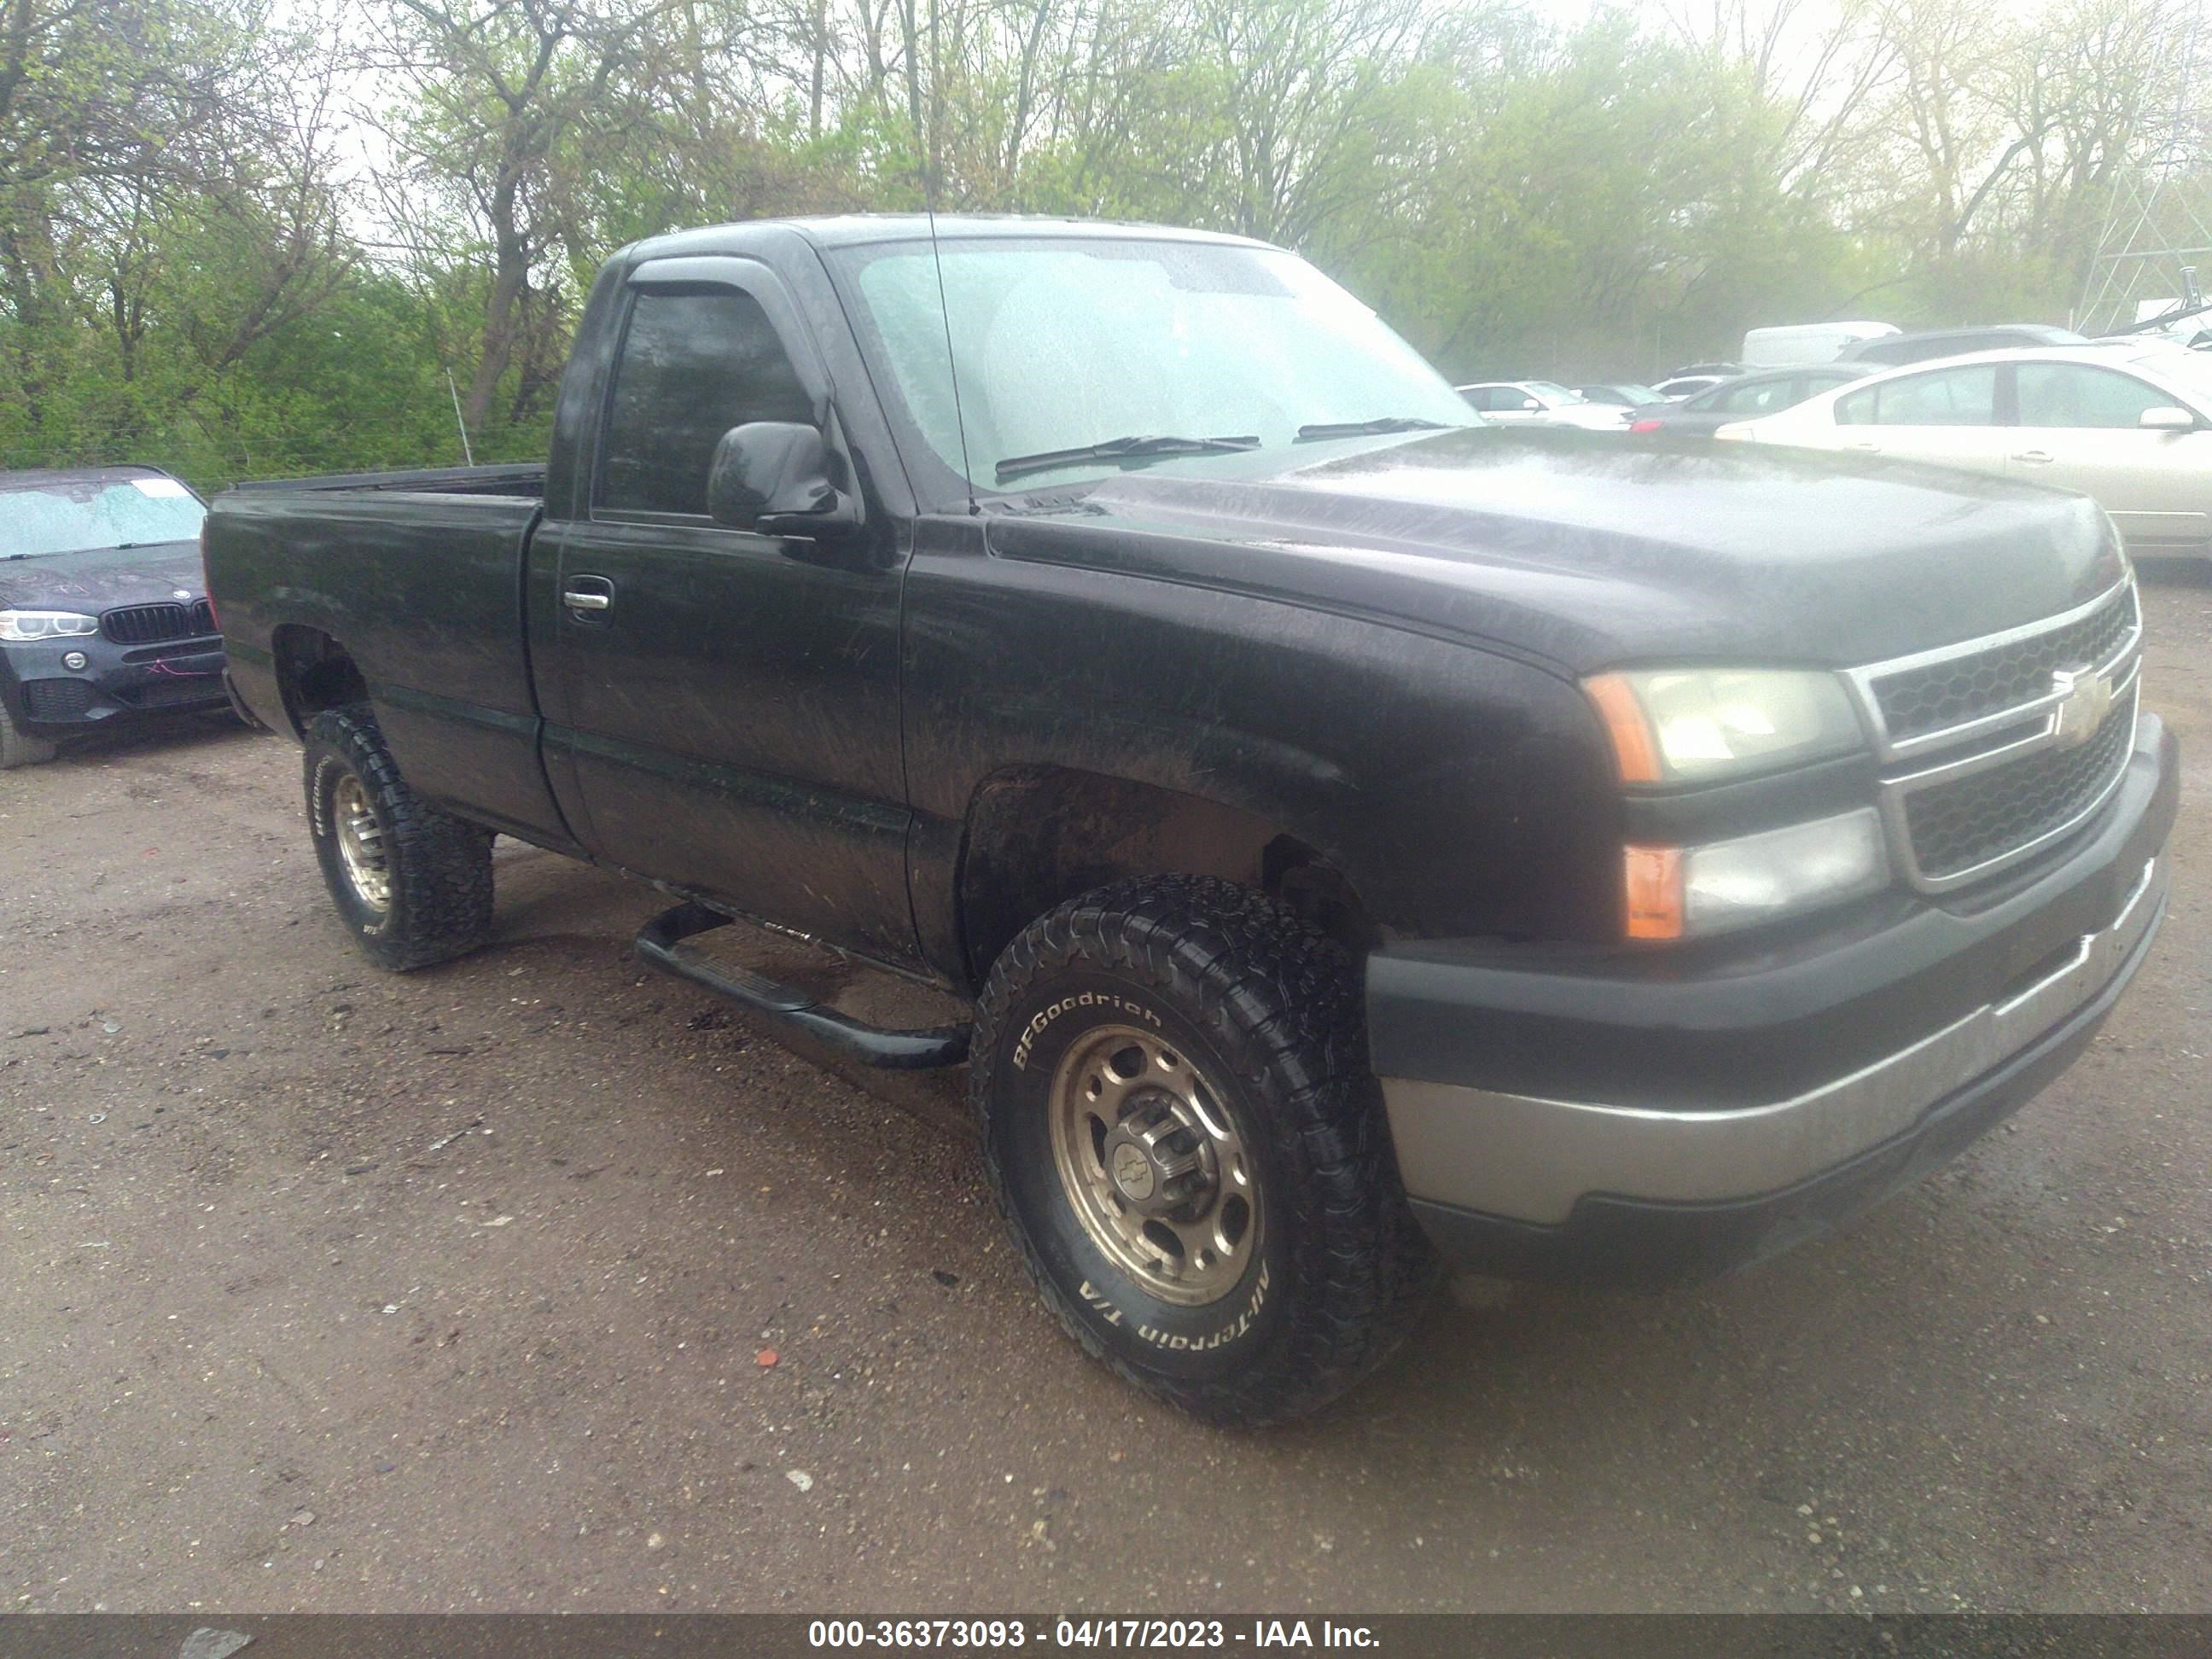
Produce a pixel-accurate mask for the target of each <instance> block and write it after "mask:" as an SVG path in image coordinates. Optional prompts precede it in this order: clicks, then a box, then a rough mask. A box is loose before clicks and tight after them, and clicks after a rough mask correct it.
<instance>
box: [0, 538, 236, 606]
mask: <svg viewBox="0 0 2212 1659" xmlns="http://www.w3.org/2000/svg"><path fill="white" fill-rule="evenodd" d="M206 591H207V589H206V587H205V586H204V579H203V578H202V576H201V574H200V549H199V544H198V543H197V542H161V543H156V544H147V545H144V546H140V547H94V548H88V549H86V550H83V551H82V552H77V553H45V554H40V555H37V556H33V557H28V558H20V559H0V610H15V611H83V612H85V613H87V614H88V615H94V616H96V615H98V614H99V613H100V611H106V610H108V609H110V608H112V607H113V606H115V605H153V604H155V603H157V602H159V601H161V600H163V599H175V598H177V597H178V595H179V593H182V594H183V595H184V596H185V598H187V599H198V598H199V597H200V596H201V595H202V594H203V593H204V592H206Z"/></svg>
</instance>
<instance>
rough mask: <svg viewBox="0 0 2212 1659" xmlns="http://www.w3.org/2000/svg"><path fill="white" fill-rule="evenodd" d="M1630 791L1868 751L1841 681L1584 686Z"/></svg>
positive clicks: (1739, 674)
mask: <svg viewBox="0 0 2212 1659" xmlns="http://www.w3.org/2000/svg"><path fill="white" fill-rule="evenodd" d="M1583 690H1585V691H1587V692H1588V693H1589V698H1590V701H1591V702H1595V704H1596V705H1597V708H1598V712H1599V714H1601V715H1602V716H1603V718H1604V720H1605V726H1606V731H1607V734H1608V735H1609V736H1610V737H1611V738H1612V740H1613V757H1614V758H1615V759H1616V760H1617V761H1618V762H1619V763H1620V779H1621V781H1622V782H1624V783H1706V782H1718V781H1724V780H1726V779H1729V778H1731V777H1737V776H1741V775H1746V774H1748V773H1753V772H1768V771H1773V770H1777V769H1780V768H1782V767H1785V766H1796V765H1799V764H1801V763H1804V762H1806V761H1812V760H1819V759H1822V758H1824V757H1827V756H1831V755H1844V754H1849V753H1850V752H1851V751H1852V750H1855V749H1858V748H1860V747H1862V746H1863V744H1864V741H1865V739H1864V738H1863V735H1862V733H1861V732H1860V730H1859V721H1858V716H1857V714H1856V713H1854V712H1853V710H1852V708H1851V702H1850V697H1849V696H1846V695H1845V693H1844V687H1843V683H1842V682H1841V681H1840V680H1838V678H1836V676H1834V675H1833V674H1826V673H1820V672H1815V671H1806V670H1802V669H1775V668H1650V669H1629V670H1625V671H1620V672H1616V673H1611V674H1599V675H1596V676H1595V677H1594V678H1590V679H1588V680H1585V681H1583Z"/></svg>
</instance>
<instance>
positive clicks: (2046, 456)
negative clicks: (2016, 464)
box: [2013, 449, 2057, 466]
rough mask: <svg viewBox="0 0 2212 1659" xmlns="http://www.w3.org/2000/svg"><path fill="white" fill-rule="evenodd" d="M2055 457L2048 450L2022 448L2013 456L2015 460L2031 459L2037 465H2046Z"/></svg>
mask: <svg viewBox="0 0 2212 1659" xmlns="http://www.w3.org/2000/svg"><path fill="white" fill-rule="evenodd" d="M2013 459H2015V461H2033V462H2034V463H2035V465H2038V466H2048V465H2050V464H2051V462H2052V461H2054V460H2056V459H2057V457H2056V456H2055V455H2053V454H2051V453H2050V452H2049V451H2048V450H2043V449H2023V450H2021V452H2020V453H2019V454H2017V455H2015V456H2014V457H2013Z"/></svg>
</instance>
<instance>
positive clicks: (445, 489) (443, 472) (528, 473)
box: [234, 462, 545, 501]
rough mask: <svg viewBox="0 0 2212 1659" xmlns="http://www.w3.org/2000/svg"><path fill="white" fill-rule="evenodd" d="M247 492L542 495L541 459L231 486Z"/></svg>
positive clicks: (538, 497)
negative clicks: (348, 491)
mask: <svg viewBox="0 0 2212 1659" xmlns="http://www.w3.org/2000/svg"><path fill="white" fill-rule="evenodd" d="M234 487H235V488H236V489H239V490H241V491H244V492H246V493H249V494H256V495H262V494H269V493H271V492H277V491H283V492H313V493H316V494H323V493H327V492H331V491H336V490H342V489H343V490H394V491H405V492H406V493H408V494H410V495H515V496H524V497H527V498H528V499H529V500H531V501H543V500H544V499H545V468H544V464H543V463H529V462H510V463H507V464H506V465H500V466H431V467H414V468H410V469H408V470H406V471H398V472H332V473H327V474H325V475H323V476H321V477H313V478H266V479H261V480H258V481H256V482H254V483H241V484H238V485H236V486H234Z"/></svg>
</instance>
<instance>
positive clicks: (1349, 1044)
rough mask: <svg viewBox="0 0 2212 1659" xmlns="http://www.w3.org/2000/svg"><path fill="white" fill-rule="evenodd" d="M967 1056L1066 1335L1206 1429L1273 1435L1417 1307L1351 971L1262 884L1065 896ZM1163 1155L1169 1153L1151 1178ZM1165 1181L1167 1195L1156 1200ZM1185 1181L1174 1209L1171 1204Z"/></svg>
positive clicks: (1032, 939) (1014, 967) (1409, 1240)
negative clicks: (1151, 1152)
mask: <svg viewBox="0 0 2212 1659" xmlns="http://www.w3.org/2000/svg"><path fill="white" fill-rule="evenodd" d="M1116 1055H1118V1056H1119V1059H1118V1061H1117V1060H1115V1058H1114V1057H1115V1056H1116ZM972 1062H973V1063H972V1067H971V1073H970V1079H971V1080H970V1088H971V1091H972V1097H973V1101H974V1104H975V1111H976V1114H977V1116H978V1119H979V1121H980V1123H981V1128H982V1131H983V1135H984V1139H985V1143H986V1146H987V1151H988V1154H989V1168H990V1176H991V1182H992V1186H993V1189H994V1193H995V1194H996V1195H997V1197H998V1200H999V1203H1000V1209H1001V1210H1002V1212H1004V1214H1005V1216H1006V1222H1007V1225H1008V1227H1009V1229H1010V1230H1011V1231H1012V1237H1013V1240H1014V1243H1015V1245H1016V1248H1017V1249H1018V1250H1019V1252H1020V1254H1021V1256H1022V1259H1023V1261H1024V1264H1025V1266H1026V1267H1028V1269H1029V1272H1030V1275H1031V1277H1032V1278H1033V1279H1035V1280H1036V1284H1037V1286H1038V1288H1039V1290H1040V1291H1042V1294H1043V1297H1044V1299H1045V1301H1046V1303H1047V1304H1048V1305H1049V1306H1050V1307H1051V1308H1052V1310H1053V1311H1054V1313H1055V1314H1056V1315H1057V1316H1059V1318H1060V1322H1062V1323H1063V1324H1064V1325H1065V1326H1066V1328H1067V1329H1068V1330H1069V1332H1070V1333H1071V1334H1073V1336H1074V1337H1075V1339H1076V1340H1077V1341H1078V1342H1079V1343H1080V1344H1082V1346H1084V1347H1085V1349H1086V1350H1087V1351H1088V1352H1091V1354H1092V1355H1093V1356H1095V1357H1096V1358H1099V1359H1100V1360H1102V1361H1103V1362H1104V1363H1105V1364H1107V1365H1108V1366H1109V1367H1110V1368H1112V1369H1113V1370H1115V1371H1116V1372H1117V1373H1119V1374H1120V1375H1121V1376H1123V1377H1125V1378H1127V1380H1129V1381H1130V1382H1133V1383H1136V1384H1137V1385H1138V1386H1139V1387H1141V1388H1144V1389H1149V1390H1150V1391H1152V1393H1154V1394H1157V1395H1161V1396H1163V1397H1164V1398H1165V1399H1167V1400H1170V1401H1173V1402H1174V1403H1175V1404H1176V1405H1177V1406H1180V1407H1182V1408H1183V1409H1185V1410H1187V1411H1189V1412H1191V1413H1194V1414H1195V1415H1197V1416H1200V1417H1202V1418H1204V1419H1207V1420H1209V1421H1212V1422H1216V1423H1222V1424H1232V1425H1243V1426H1255V1425H1263V1424H1267V1423H1271V1422H1276V1421H1279V1420H1282V1419H1286V1418H1291V1417H1295V1416H1297V1415H1300V1414H1302V1413H1306V1412H1309V1411H1311V1410H1313V1409H1315V1408H1316V1407H1319V1406H1321V1405H1322V1404H1324V1403H1325V1402H1327V1401H1329V1400H1331V1399H1333V1398H1334V1397H1335V1396H1336V1395H1339V1394H1340V1393H1342V1392H1343V1391H1344V1390H1345V1389H1348V1388H1350V1387H1351V1386H1352V1384H1353V1383H1356V1382H1358V1380H1359V1378H1360V1377H1362V1376H1364V1375H1365V1374H1366V1373H1367V1372H1368V1371H1370V1370H1372V1369H1373V1368H1374V1367H1375V1366H1376V1364H1379V1363H1380V1362H1381V1361H1382V1360H1383V1358H1384V1357H1385V1356H1386V1355H1387V1354H1388V1353H1389V1352H1390V1350H1391V1349H1392V1348H1393V1347H1394V1346H1395V1345H1396V1344H1397V1342H1398V1340H1400V1339H1401V1337H1402V1336H1403V1335H1404V1334H1405V1332H1406V1330H1407V1328H1409V1326H1410V1325H1411V1323H1412V1322H1413V1317H1414V1316H1415V1315H1416V1314H1417V1313H1418V1312H1419V1307H1420V1304H1421V1301H1422V1298H1423V1296H1424V1293H1425V1291H1427V1289H1428V1288H1429V1286H1430V1285H1431V1284H1432V1283H1433V1282H1434V1276H1435V1275H1434V1266H1433V1261H1432V1259H1431V1255H1430V1252H1429V1249H1428V1247H1427V1244H1426V1242H1425V1239H1424V1238H1423V1237H1421V1235H1420V1232H1419V1229H1418V1227H1417V1226H1416V1225H1415V1224H1414V1222H1413V1218H1412V1216H1411V1214H1410V1213H1409V1212H1408V1211H1407V1206H1406V1200H1405V1194H1404V1192H1403V1189H1402V1188H1401V1186H1400V1184H1399V1181H1398V1174H1397V1166H1396V1164H1395V1159H1394V1158H1392V1156H1391V1152H1390V1147H1389V1135H1388V1130H1387V1127H1386V1124H1385V1121H1384V1118H1383V1109H1382V1103H1381V1100H1380V1097H1379V1091H1377V1089H1376V1084H1375V1080H1374V1078H1373V1077H1372V1075H1371V1074H1370V1073H1369V1071H1368V1069H1367V1066H1366V1048H1365V1041H1364V1019H1363V1017H1362V1011H1361V1007H1360V1002H1359V998H1358V991H1357V987H1356V984H1355V980H1354V975H1353V973H1352V964H1351V963H1350V961H1349V960H1348V959H1347V958H1346V956H1345V954H1344V952H1343V951H1341V950H1340V948H1339V947H1338V946H1337V945H1334V944H1333V943H1332V942H1331V941H1330V940H1329V939H1327V938H1326V937H1325V936H1324V935H1322V933H1320V932H1319V931H1318V930H1317V929H1315V928H1313V927H1310V926H1308V925H1307V924H1305V923H1304V922H1302V921H1298V920H1297V918H1296V917H1294V916H1292V915H1291V914H1290V913H1289V912H1287V911H1285V910H1284V909H1283V908H1280V907H1279V906H1278V905H1276V904H1274V903H1273V902H1270V901H1269V900H1267V898H1266V897H1265V896H1262V895H1261V894H1258V893H1255V892H1253V891H1251V890H1248V889H1245V888H1242V887H1238V886H1237V885H1235V884H1231V883H1228V882H1224V881H1216V880H1211V879H1206V878H1197V877H1182V876H1176V877H1160V878H1147V879H1144V880H1139V881H1133V882H1126V883H1121V884H1116V885H1115V886H1112V887H1108V888H1103V889H1101V890H1099V891H1097V892H1095V893H1092V894H1090V895H1087V896H1085V897H1083V898H1081V899H1078V900H1076V901H1074V902H1072V903H1069V904H1066V905H1063V906H1062V907H1061V908H1059V909H1057V910H1055V911H1054V912H1053V913H1052V914H1051V915H1048V916H1046V917H1044V918H1042V920H1041V921H1036V922H1035V923H1033V924H1032V925H1031V926H1030V927H1029V928H1028V929H1027V930H1026V931H1024V933H1023V934H1022V935H1021V937H1020V938H1018V939H1016V940H1015V941H1014V943H1013V944H1012V945H1009V946H1008V947H1007V948H1006V952H1005V953H1004V955H1002V956H1001V957H1000V959H999V961H998V963H997V964H996V965H995V966H994V969H993V970H992V973H991V977H990V981H989V983H988V984H987V987H985V990H984V993H983V997H982V1000H981V1006H980V1007H979V1009H978V1012H977V1017H976V1035H975V1052H974V1054H973V1056H972ZM1116 1064H1118V1065H1119V1066H1120V1068H1121V1073H1120V1074H1119V1075H1117V1074H1116V1073H1115V1070H1114V1067H1115V1065H1116ZM1155 1085H1158V1086H1157V1087H1156V1086H1155ZM1069 1087H1073V1088H1075V1089H1077V1090H1079V1091H1085V1096H1083V1097H1079V1098H1078V1101H1077V1103H1076V1105H1075V1107H1074V1109H1073V1116H1072V1117H1071V1116H1070V1115H1068V1111H1067V1106H1066V1098H1067V1097H1066V1096H1065V1095H1064V1094H1058V1093H1056V1092H1055V1091H1056V1089H1060V1090H1065V1089H1066V1088H1069ZM1084 1097H1087V1098H1088V1099H1089V1100H1090V1101H1092V1102H1099V1101H1102V1100H1103V1109H1097V1110H1094V1109H1090V1108H1086V1107H1085V1106H1084V1105H1083V1104H1082V1099H1083V1098H1084ZM1055 1111H1059V1112H1060V1113H1061V1116H1060V1119H1059V1120H1058V1121H1060V1122H1061V1124H1062V1126H1063V1127H1062V1128H1061V1130H1060V1133H1059V1134H1058V1136H1057V1138H1056V1137H1055V1131H1054V1122H1055V1116H1054V1114H1055ZM1070 1124H1073V1126H1075V1127H1067V1126H1069V1125H1070ZM1123 1124H1127V1125H1128V1126H1130V1127H1128V1128H1127V1129H1123V1130H1121V1132H1120V1133H1114V1131H1115V1126H1119V1125H1123ZM1086 1129H1087V1132H1088V1133H1089V1134H1090V1135H1091V1148H1092V1151H1091V1155H1089V1156H1087V1157H1086V1156H1085V1154H1084V1153H1083V1152H1081V1151H1080V1150H1078V1152H1075V1153H1074V1154H1073V1155H1071V1153H1070V1152H1069V1144H1070V1142H1071V1141H1073V1143H1074V1144H1075V1145H1076V1146H1077V1147H1078V1148H1079V1149H1080V1147H1081V1146H1082V1141H1081V1139H1080V1137H1081V1135H1082V1133H1084V1132H1085V1130H1086ZM1109 1135H1110V1136H1111V1137H1112V1139H1111V1141H1110V1144H1102V1143H1106V1142H1107V1141H1108V1138H1109ZM1155 1142H1162V1143H1164V1145H1165V1146H1166V1149H1167V1150H1166V1152H1164V1154H1163V1155H1162V1157H1161V1159H1160V1161H1159V1162H1158V1163H1157V1164H1155V1165H1154V1166H1152V1167H1150V1168H1147V1167H1145V1166H1144V1164H1143V1160H1142V1157H1141V1155H1140V1150H1139V1149H1140V1148H1141V1147H1143V1146H1151V1145H1152V1144H1154V1143H1155ZM1115 1155H1118V1156H1119V1158H1120V1159H1121V1168H1122V1169H1123V1170H1125V1171H1126V1173H1127V1175H1128V1176H1130V1177H1131V1179H1130V1180H1129V1181H1128V1182H1125V1183H1119V1184H1117V1183H1116V1182H1115V1181H1113V1180H1112V1179H1110V1178H1109V1175H1108V1171H1107V1166H1108V1165H1109V1161H1110V1159H1111V1158H1112V1157H1113V1156H1115ZM1239 1170H1241V1172H1242V1178H1243V1182H1244V1183H1245V1184H1244V1186H1243V1188H1241V1192H1242V1196H1241V1197H1238V1196H1237V1194H1239V1192H1240V1188H1239V1187H1238V1185H1237V1176H1238V1171H1239ZM1165 1180H1172V1181H1174V1182H1178V1183H1182V1184H1180V1185H1177V1186H1175V1187H1173V1188H1164V1189H1163V1190H1164V1194H1165V1195H1164V1196H1155V1191H1154V1184H1155V1182H1156V1181H1165ZM1086 1181H1088V1182H1090V1186H1089V1187H1086V1186H1085V1182H1086ZM1184 1192H1188V1193H1191V1194H1196V1197H1194V1199H1193V1200H1192V1203H1191V1206H1190V1207H1188V1208H1187V1209H1184V1210H1182V1211H1177V1212H1173V1213H1166V1212H1164V1210H1163V1209H1162V1206H1164V1205H1165V1204H1166V1203H1167V1202H1168V1201H1169V1200H1170V1199H1171V1198H1173V1197H1174V1196H1175V1195H1176V1194H1181V1193H1184ZM1097 1195H1103V1202H1098V1201H1092V1200H1093V1199H1094V1197H1095V1196H1097ZM1139 1198H1141V1199H1142V1200H1146V1204H1148V1205H1149V1206H1150V1207H1149V1208H1146V1207H1145V1206H1144V1205H1138V1204H1136V1202H1135V1200H1137V1199H1139ZM1240 1205H1241V1206H1242V1208H1241V1213H1240V1212H1239V1208H1238V1206H1240ZM1116 1206H1120V1207H1121V1209H1122V1210H1123V1212H1124V1213H1123V1214H1122V1216H1121V1223H1122V1225H1121V1227H1120V1229H1119V1231H1116V1230H1115V1215H1114V1211H1115V1208H1116ZM1139 1209H1143V1210H1144V1214H1143V1216H1142V1217H1141V1218H1139V1216H1138V1213H1137V1212H1138V1210H1139ZM1161 1214H1165V1220H1164V1222H1154V1223H1153V1226H1152V1228H1151V1229H1149V1230H1147V1229H1146V1228H1144V1227H1142V1226H1131V1225H1127V1224H1129V1223H1130V1222H1132V1221H1135V1220H1139V1219H1142V1220H1145V1221H1152V1218H1154V1217H1155V1216H1156V1215H1161ZM1217 1221H1218V1223H1219V1225H1216V1222H1217ZM1163 1229H1164V1230H1163ZM1147 1237H1149V1238H1152V1239H1154V1240H1157V1241H1158V1245H1157V1247H1152V1246H1148V1245H1147V1244H1146V1242H1145V1241H1146V1238H1147ZM1208 1255H1212V1256H1213V1257H1214V1258H1215V1259H1214V1260H1212V1261H1210V1262H1209V1261H1207V1260H1206V1257H1207V1256H1208ZM1147 1256H1152V1257H1153V1258H1155V1259H1154V1260H1153V1261H1151V1262H1150V1263H1149V1264H1148V1263H1147V1261H1146V1257H1147Z"/></svg>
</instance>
